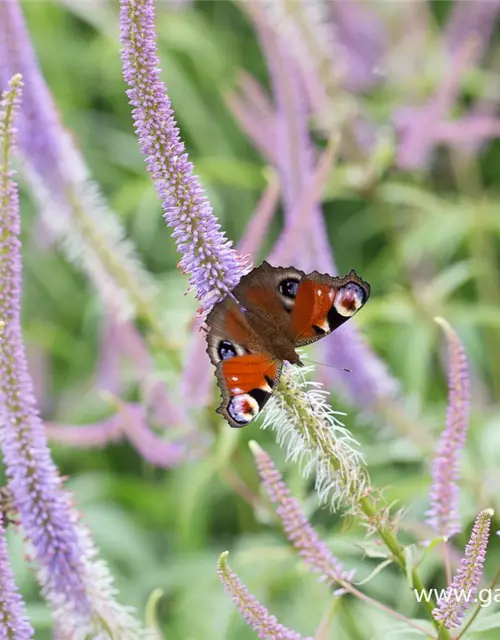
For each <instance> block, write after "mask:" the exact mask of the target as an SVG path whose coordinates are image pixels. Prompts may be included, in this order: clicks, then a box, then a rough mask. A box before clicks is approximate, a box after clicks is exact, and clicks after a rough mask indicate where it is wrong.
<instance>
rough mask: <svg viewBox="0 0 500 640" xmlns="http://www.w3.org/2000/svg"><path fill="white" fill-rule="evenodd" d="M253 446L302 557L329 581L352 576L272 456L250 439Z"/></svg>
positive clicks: (271, 495) (265, 481) (272, 497)
mask: <svg viewBox="0 0 500 640" xmlns="http://www.w3.org/2000/svg"><path fill="white" fill-rule="evenodd" d="M250 448H251V450H252V453H253V455H254V457H255V461H256V463H257V468H258V470H259V475H260V477H261V479H262V482H263V484H264V487H265V489H266V491H267V494H268V496H269V499H270V500H271V502H273V503H275V504H276V505H278V506H277V509H276V513H277V514H278V516H279V518H280V520H281V523H282V525H283V529H284V531H285V533H286V535H287V537H288V539H289V540H290V542H291V543H292V544H293V546H294V547H295V549H297V551H298V552H299V555H300V556H301V557H302V559H303V560H304V561H305V562H306V563H307V564H308V565H309V566H310V567H311V568H312V569H313V570H314V571H317V572H318V573H319V574H321V577H322V579H323V580H326V581H328V582H329V583H335V582H345V581H350V580H352V577H353V574H352V573H348V572H346V571H345V569H344V567H343V565H342V563H341V562H340V560H338V559H337V558H335V556H334V555H332V553H331V552H330V550H329V549H328V547H327V545H326V544H325V543H324V542H323V541H322V540H321V539H320V538H319V536H318V534H317V533H316V531H315V530H314V529H313V527H312V526H311V525H310V524H309V521H308V520H307V518H306V517H305V515H304V514H303V513H302V511H301V510H300V507H299V505H298V503H297V501H296V500H295V499H294V498H293V497H292V495H291V494H290V491H289V489H288V487H287V486H286V484H285V483H284V482H283V478H282V477H281V475H280V473H279V471H278V470H277V469H276V467H275V466H274V463H273V461H272V460H271V458H270V456H269V455H268V454H267V453H266V452H265V451H264V450H263V449H261V448H260V447H259V445H258V444H257V443H256V442H254V441H252V442H250Z"/></svg>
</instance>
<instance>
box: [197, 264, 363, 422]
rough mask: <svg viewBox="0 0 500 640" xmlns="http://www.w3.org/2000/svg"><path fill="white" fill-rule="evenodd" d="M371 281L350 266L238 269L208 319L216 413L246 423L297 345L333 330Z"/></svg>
mask: <svg viewBox="0 0 500 640" xmlns="http://www.w3.org/2000/svg"><path fill="white" fill-rule="evenodd" d="M369 295H370V285H369V284H368V283H367V282H365V281H364V280H362V279H361V278H360V277H359V276H358V275H357V274H356V272H355V271H351V272H350V273H349V274H348V275H346V276H344V277H335V278H334V277H332V276H329V275H326V274H322V273H318V272H317V271H313V272H312V273H308V274H305V273H304V272H303V271H299V270H298V269H295V268H294V267H288V268H283V267H273V266H271V265H270V264H269V263H268V262H263V263H262V264H261V265H260V266H259V267H256V268H254V269H252V271H250V273H248V274H247V275H245V276H243V277H242V278H241V280H240V282H239V284H238V285H237V286H236V287H235V288H234V289H233V291H232V292H231V293H230V294H228V295H227V296H226V297H225V298H224V299H222V300H221V301H220V302H218V303H217V304H216V305H215V306H214V308H213V309H212V310H211V311H210V313H209V314H208V316H207V319H206V325H207V329H206V331H207V344H208V347H207V353H208V355H209V356H210V360H211V361H212V363H213V364H214V365H215V367H216V372H215V373H216V376H217V381H218V384H219V387H220V390H221V392H222V404H221V405H220V407H219V408H218V409H217V412H218V413H220V414H222V415H223V416H224V417H225V418H226V420H227V421H228V422H229V424H230V425H231V426H232V427H244V426H246V425H247V424H248V423H249V422H251V421H252V420H253V419H254V418H255V417H256V416H257V415H258V414H259V413H260V411H261V410H262V409H263V407H264V405H265V404H266V402H267V401H268V400H269V398H270V397H271V395H272V393H273V389H274V388H275V386H276V384H277V382H278V380H279V377H280V374H281V369H282V367H283V362H284V361H285V360H286V361H287V362H290V363H291V364H297V365H299V366H303V363H302V362H301V360H300V358H299V356H298V354H297V352H296V351H295V349H296V348H297V347H301V346H304V345H306V344H310V343H311V342H316V340H320V339H321V338H323V336H326V335H328V334H329V333H331V332H332V331H335V329H337V328H338V327H340V325H342V324H343V323H344V322H345V321H346V320H348V319H349V318H350V317H352V316H353V315H354V314H355V313H356V312H357V311H359V309H361V307H362V306H363V305H364V304H365V303H366V301H367V300H368V297H369Z"/></svg>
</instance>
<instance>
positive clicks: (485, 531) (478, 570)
mask: <svg viewBox="0 0 500 640" xmlns="http://www.w3.org/2000/svg"><path fill="white" fill-rule="evenodd" d="M493 514H494V512H493V509H483V510H482V511H480V512H479V514H478V516H477V518H476V521H475V523H474V526H473V528H472V533H471V536H470V539H469V542H468V543H467V546H466V547H465V555H464V557H463V558H462V560H461V561H460V567H459V568H458V571H457V573H456V575H455V576H454V578H453V581H452V583H451V584H450V586H449V587H448V589H447V590H446V593H445V595H444V596H443V597H442V598H440V599H439V601H438V603H437V607H436V608H435V609H434V611H433V612H432V615H433V616H434V618H435V619H436V620H440V621H441V622H442V623H443V624H444V626H445V627H446V628H448V629H451V628H452V627H459V626H460V625H461V624H462V623H463V621H464V613H465V611H466V610H467V609H468V608H469V606H470V604H471V603H473V602H474V599H475V596H476V594H477V591H478V587H479V584H480V582H481V578H482V577H483V567H484V560H485V557H486V547H487V546H488V537H489V533H490V524H491V518H492V517H493ZM464 596H465V597H464Z"/></svg>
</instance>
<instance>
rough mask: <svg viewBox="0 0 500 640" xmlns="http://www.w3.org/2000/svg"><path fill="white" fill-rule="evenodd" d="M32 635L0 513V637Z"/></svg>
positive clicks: (18, 638)
mask: <svg viewBox="0 0 500 640" xmlns="http://www.w3.org/2000/svg"><path fill="white" fill-rule="evenodd" d="M4 634H5V635H4ZM33 634H34V631H33V628H32V626H31V624H30V622H29V620H28V618H27V616H26V609H25V606H24V602H23V599H22V598H21V596H20V595H19V593H18V591H17V587H16V584H15V582H14V575H13V573H12V569H11V567H10V564H9V559H8V554H7V542H6V540H5V531H4V528H3V516H2V514H1V513H0V637H1V638H16V640H30V638H33Z"/></svg>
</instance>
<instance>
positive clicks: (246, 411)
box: [216, 353, 283, 428]
mask: <svg viewBox="0 0 500 640" xmlns="http://www.w3.org/2000/svg"><path fill="white" fill-rule="evenodd" d="M282 366H283V363H282V362H279V361H273V360H272V359H271V357H270V356H269V354H260V353H259V354H248V355H246V356H236V357H234V358H228V359H227V360H223V361H221V362H220V363H219V364H218V365H217V369H216V375H217V381H218V383H219V387H220V389H221V391H222V404H221V405H220V407H219V408H218V409H217V412H218V413H220V414H221V415H223V416H224V418H226V420H227V421H228V422H229V424H230V425H231V426H232V427H237V428H238V427H245V426H246V425H247V424H248V423H249V422H251V421H252V420H253V419H254V418H256V417H257V415H258V414H259V413H260V412H261V411H262V409H263V408H264V406H265V404H266V403H267V401H268V400H269V398H270V397H271V395H272V392H273V388H274V387H275V385H276V383H277V382H278V380H279V377H280V375H281V368H282Z"/></svg>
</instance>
